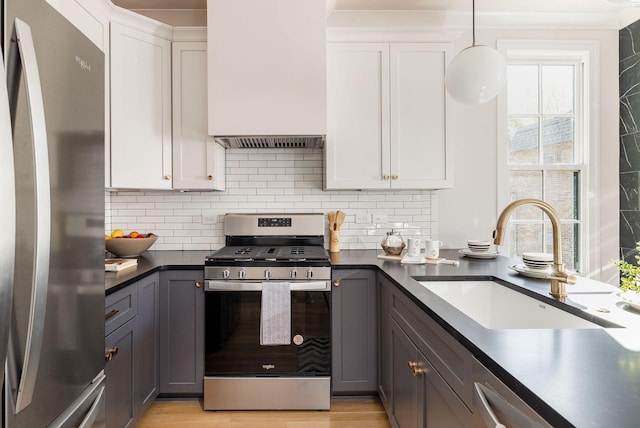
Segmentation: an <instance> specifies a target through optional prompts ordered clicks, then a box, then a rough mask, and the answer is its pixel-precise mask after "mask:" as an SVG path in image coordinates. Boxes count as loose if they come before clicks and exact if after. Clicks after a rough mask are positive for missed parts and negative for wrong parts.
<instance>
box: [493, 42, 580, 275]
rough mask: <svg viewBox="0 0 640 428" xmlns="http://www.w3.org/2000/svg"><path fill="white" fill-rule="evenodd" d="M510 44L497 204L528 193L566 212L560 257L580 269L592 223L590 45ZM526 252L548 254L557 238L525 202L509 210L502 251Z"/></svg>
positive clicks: (542, 216)
mask: <svg viewBox="0 0 640 428" xmlns="http://www.w3.org/2000/svg"><path fill="white" fill-rule="evenodd" d="M505 44H506V45H511V46H514V44H515V45H518V44H517V43H515V42H508V43H505ZM505 44H503V46H502V48H503V49H502V51H503V55H505V57H506V59H507V64H508V65H507V82H508V83H507V88H506V90H505V91H503V92H504V93H503V94H502V95H501V96H500V99H499V101H498V103H499V113H498V127H499V128H498V132H499V134H500V132H501V129H502V130H504V136H503V138H502V140H503V141H501V142H499V144H498V151H499V153H498V165H499V171H498V174H499V176H498V183H499V188H498V200H499V202H500V206H499V207H498V211H500V210H501V208H503V207H504V206H506V205H507V204H508V203H509V202H512V201H514V200H517V199H523V198H535V199H541V200H544V201H545V202H547V203H549V204H550V205H551V206H552V207H553V208H554V209H555V210H556V212H557V213H558V214H559V216H560V218H561V229H562V239H561V241H562V256H563V262H564V263H565V265H566V266H567V268H568V269H571V270H575V271H578V272H581V271H583V269H584V268H585V266H584V264H585V263H586V262H587V257H586V254H585V253H586V247H587V242H588V239H587V237H586V235H587V234H588V230H589V228H588V225H587V224H586V222H587V221H588V218H589V216H588V206H587V204H585V200H586V195H587V192H588V183H589V179H588V175H589V171H588V153H589V150H588V143H589V142H588V135H589V133H588V129H589V126H588V125H589V123H588V122H589V121H588V115H587V114H586V111H587V109H586V108H585V106H586V105H588V104H587V103H588V96H589V91H588V87H587V86H588V85H587V84H585V82H588V79H587V71H588V58H589V55H588V51H584V50H576V49H568V50H565V49H562V48H558V46H557V45H558V44H557V43H551V44H548V45H547V46H543V47H542V48H541V46H536V47H535V48H531V49H529V48H527V46H524V47H522V46H519V47H517V48H516V47H508V46H507V47H506V48H505ZM541 44H542V45H544V43H541ZM560 44H561V43H560ZM553 45H556V46H553ZM527 251H534V252H547V253H551V252H553V239H552V231H551V223H550V221H549V219H548V217H547V216H546V214H544V213H543V212H542V210H540V209H538V208H536V207H527V206H524V207H521V208H519V209H518V210H516V211H515V212H514V214H513V215H512V217H511V220H510V222H509V228H508V231H507V234H506V240H505V246H504V248H503V253H504V254H506V255H509V256H519V255H522V253H523V252H527Z"/></svg>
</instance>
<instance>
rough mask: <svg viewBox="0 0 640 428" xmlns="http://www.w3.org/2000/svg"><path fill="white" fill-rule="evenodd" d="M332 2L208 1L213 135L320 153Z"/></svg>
mask: <svg viewBox="0 0 640 428" xmlns="http://www.w3.org/2000/svg"><path fill="white" fill-rule="evenodd" d="M325 19H326V18H325V0H208V2H207V40H208V67H209V69H208V76H209V86H208V91H209V93H208V98H209V112H208V115H209V134H210V135H212V136H214V137H215V138H216V139H217V140H218V141H221V142H223V143H225V144H226V145H227V146H233V147H310V146H313V147H318V146H322V144H323V141H324V136H325V135H326V129H327V112H326V110H327V109H326V27H325V25H326V24H325Z"/></svg>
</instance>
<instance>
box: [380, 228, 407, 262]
mask: <svg viewBox="0 0 640 428" xmlns="http://www.w3.org/2000/svg"><path fill="white" fill-rule="evenodd" d="M380 245H381V246H382V249H383V250H384V252H385V254H386V255H388V256H399V255H400V254H402V250H404V247H405V243H404V239H402V236H401V235H400V233H399V232H396V231H394V230H393V229H391V232H387V236H386V237H385V238H384V239H383V240H382V243H381V244H380Z"/></svg>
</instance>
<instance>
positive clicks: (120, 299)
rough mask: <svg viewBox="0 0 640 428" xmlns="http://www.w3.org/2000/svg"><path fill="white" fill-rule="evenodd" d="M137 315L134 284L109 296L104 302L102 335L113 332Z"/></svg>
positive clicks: (136, 291) (136, 296) (136, 294)
mask: <svg viewBox="0 0 640 428" xmlns="http://www.w3.org/2000/svg"><path fill="white" fill-rule="evenodd" d="M137 313H138V288H137V287H136V286H135V284H134V285H130V286H128V287H125V288H122V289H120V290H118V291H116V292H114V293H112V294H109V295H108V296H107V297H106V301H105V309H104V334H105V335H108V334H109V333H111V332H113V331H114V330H115V329H117V328H118V327H120V326H121V325H123V324H124V323H126V322H127V321H129V320H130V319H131V318H133V317H135V316H136V314H137Z"/></svg>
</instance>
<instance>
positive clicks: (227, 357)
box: [205, 281, 331, 377]
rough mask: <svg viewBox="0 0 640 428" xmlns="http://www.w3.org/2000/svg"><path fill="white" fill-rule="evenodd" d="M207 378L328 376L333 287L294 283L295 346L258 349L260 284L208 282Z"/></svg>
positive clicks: (316, 282) (292, 340)
mask: <svg viewBox="0 0 640 428" xmlns="http://www.w3.org/2000/svg"><path fill="white" fill-rule="evenodd" d="M205 290H206V293H205V320H206V324H205V337H206V339H205V375H206V376H207V377H221V376H228V377H242V376H245V377H313V376H329V374H330V371H331V370H330V369H331V336H330V333H331V294H330V292H331V287H330V282H329V281H300V282H291V334H292V338H291V344H290V345H276V346H262V345H260V308H261V296H262V293H261V291H262V283H261V282H250V281H235V282H234V281H205Z"/></svg>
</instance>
